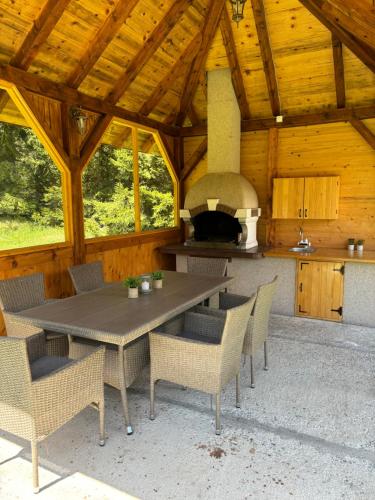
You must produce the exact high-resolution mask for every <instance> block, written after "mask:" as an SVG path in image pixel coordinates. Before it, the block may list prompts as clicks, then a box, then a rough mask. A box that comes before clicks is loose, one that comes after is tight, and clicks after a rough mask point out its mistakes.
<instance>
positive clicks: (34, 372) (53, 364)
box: [30, 356, 73, 380]
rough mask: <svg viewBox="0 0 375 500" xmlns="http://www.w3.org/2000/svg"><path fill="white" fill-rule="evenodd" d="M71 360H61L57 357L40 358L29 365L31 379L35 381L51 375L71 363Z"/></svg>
mask: <svg viewBox="0 0 375 500" xmlns="http://www.w3.org/2000/svg"><path fill="white" fill-rule="evenodd" d="M72 362H73V360H72V359H69V358H61V357H59V356H42V357H41V358H39V359H37V360H36V361H34V362H33V363H30V370H31V378H32V380H36V379H38V378H40V377H44V376H45V375H48V374H49V373H52V372H53V371H55V370H58V369H59V368H62V367H63V366H66V365H68V364H69V363H72Z"/></svg>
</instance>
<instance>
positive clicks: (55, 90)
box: [0, 66, 179, 136]
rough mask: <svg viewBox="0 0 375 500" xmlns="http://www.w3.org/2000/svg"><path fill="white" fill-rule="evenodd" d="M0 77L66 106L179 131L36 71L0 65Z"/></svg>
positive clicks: (174, 131) (152, 126)
mask: <svg viewBox="0 0 375 500" xmlns="http://www.w3.org/2000/svg"><path fill="white" fill-rule="evenodd" d="M0 80H4V81H6V82H9V83H13V84H14V85H15V86H16V87H24V88H25V89H27V90H30V91H31V92H33V93H34V94H38V95H42V96H44V97H50V98H51V99H55V100H56V101H60V102H67V103H68V104H69V105H70V106H73V105H76V106H82V108H83V109H86V110H88V111H93V112H94V113H100V114H103V115H107V114H108V115H113V116H115V117H118V118H122V119H123V120H126V121H129V122H131V123H133V124H135V125H140V126H142V125H143V126H145V127H151V128H154V129H157V130H160V131H162V132H165V133H166V134H168V135H172V136H178V135H179V129H178V128H177V127H175V126H173V125H169V124H164V123H161V122H158V121H156V120H153V119H151V118H147V117H145V116H142V115H141V114H139V113H136V112H133V111H128V110H126V109H124V108H121V107H119V106H115V105H113V104H110V103H109V102H107V101H104V100H102V99H97V98H96V97H91V96H89V95H86V94H83V93H82V92H79V90H77V89H72V88H70V87H67V86H66V85H64V84H61V83H56V82H52V81H50V80H46V79H45V78H41V77H40V76H38V75H34V74H32V73H27V72H26V71H23V70H20V69H17V68H13V67H12V66H0ZM0 85H1V81H0Z"/></svg>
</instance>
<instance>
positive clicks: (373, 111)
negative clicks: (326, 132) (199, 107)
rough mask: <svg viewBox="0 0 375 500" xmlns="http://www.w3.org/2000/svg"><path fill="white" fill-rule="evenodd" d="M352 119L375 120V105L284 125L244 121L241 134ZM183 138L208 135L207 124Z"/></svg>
mask: <svg viewBox="0 0 375 500" xmlns="http://www.w3.org/2000/svg"><path fill="white" fill-rule="evenodd" d="M352 118H357V119H359V120H365V119H368V118H375V105H374V106H363V107H358V108H342V109H332V110H330V111H323V112H321V113H307V114H304V115H290V116H284V120H283V122H282V123H276V121H275V118H259V119H252V120H243V121H242V123H241V132H252V131H255V130H268V129H270V128H273V127H275V128H290V127H305V126H308V125H324V124H325V123H338V122H346V121H350V120H351V119H352ZM180 135H181V137H197V136H203V135H207V123H202V124H201V125H198V126H196V127H183V128H181V129H180Z"/></svg>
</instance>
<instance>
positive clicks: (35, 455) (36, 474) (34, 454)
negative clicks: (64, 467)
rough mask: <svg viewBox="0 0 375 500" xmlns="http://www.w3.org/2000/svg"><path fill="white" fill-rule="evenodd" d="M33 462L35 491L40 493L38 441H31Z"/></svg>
mask: <svg viewBox="0 0 375 500" xmlns="http://www.w3.org/2000/svg"><path fill="white" fill-rule="evenodd" d="M31 462H32V467H33V492H34V493H39V472H38V462H39V460H38V443H37V442H36V441H32V442H31Z"/></svg>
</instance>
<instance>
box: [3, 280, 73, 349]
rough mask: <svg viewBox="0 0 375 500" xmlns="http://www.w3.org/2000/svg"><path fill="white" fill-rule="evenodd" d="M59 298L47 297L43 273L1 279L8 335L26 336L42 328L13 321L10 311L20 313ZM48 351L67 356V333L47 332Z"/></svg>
mask: <svg viewBox="0 0 375 500" xmlns="http://www.w3.org/2000/svg"><path fill="white" fill-rule="evenodd" d="M54 300H58V299H46V298H45V288H44V275H43V273H34V274H30V275H28V276H19V277H16V278H10V279H7V280H0V308H1V310H2V313H3V317H4V323H5V328H6V332H7V335H8V337H26V336H28V335H32V334H35V333H38V332H41V331H42V330H41V329H40V328H35V327H32V326H28V327H26V326H25V327H24V326H23V325H21V326H20V325H19V323H16V322H14V321H11V319H10V317H9V316H8V313H18V312H22V311H24V310H26V309H30V308H32V307H37V306H40V305H43V304H46V303H48V302H52V301H54ZM45 336H46V340H47V353H48V354H49V355H50V356H66V355H67V354H68V340H67V338H66V336H65V335H61V334H58V333H54V332H48V331H46V332H45Z"/></svg>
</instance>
